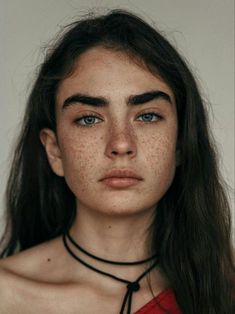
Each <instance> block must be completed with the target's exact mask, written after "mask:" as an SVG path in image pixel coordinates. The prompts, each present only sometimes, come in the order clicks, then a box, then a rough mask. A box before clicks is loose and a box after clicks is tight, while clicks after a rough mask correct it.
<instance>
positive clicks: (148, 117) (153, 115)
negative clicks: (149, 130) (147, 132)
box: [140, 112, 161, 122]
mask: <svg viewBox="0 0 235 314" xmlns="http://www.w3.org/2000/svg"><path fill="white" fill-rule="evenodd" d="M140 117H142V118H143V120H142V121H143V122H155V121H157V120H159V119H161V117H160V116H159V115H158V114H156V113H154V112H146V113H144V114H142V115H140ZM153 118H154V120H153Z"/></svg>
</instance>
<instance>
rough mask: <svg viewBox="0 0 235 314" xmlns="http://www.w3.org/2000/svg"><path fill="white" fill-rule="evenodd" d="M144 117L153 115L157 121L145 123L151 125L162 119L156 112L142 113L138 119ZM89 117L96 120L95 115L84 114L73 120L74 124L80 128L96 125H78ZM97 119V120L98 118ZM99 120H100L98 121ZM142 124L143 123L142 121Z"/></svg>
mask: <svg viewBox="0 0 235 314" xmlns="http://www.w3.org/2000/svg"><path fill="white" fill-rule="evenodd" d="M145 115H154V116H155V117H157V120H155V121H146V123H153V122H157V121H158V120H161V119H162V117H161V116H160V115H159V114H157V113H156V112H145V113H143V114H141V115H140V116H139V117H141V116H145ZM90 117H92V118H98V117H97V116H96V115H94V114H92V113H90V114H84V115H81V116H80V117H79V118H78V119H76V120H75V123H77V124H78V125H79V126H82V127H91V126H93V125H95V124H97V123H92V124H89V123H88V124H79V122H80V121H81V120H83V119H85V118H90ZM98 119H99V118H98ZM100 120H101V119H100ZM143 122H144V121H143Z"/></svg>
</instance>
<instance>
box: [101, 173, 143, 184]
mask: <svg viewBox="0 0 235 314" xmlns="http://www.w3.org/2000/svg"><path fill="white" fill-rule="evenodd" d="M100 181H102V182H103V183H104V184H106V185H108V186H109V187H113V188H125V187H129V186H133V185H136V184H138V183H140V182H141V181H143V178H142V177H141V176H139V175H138V174H137V173H136V172H134V171H133V170H130V169H112V170H111V171H109V172H108V173H106V174H105V175H104V177H103V178H102V179H101V180H100Z"/></svg>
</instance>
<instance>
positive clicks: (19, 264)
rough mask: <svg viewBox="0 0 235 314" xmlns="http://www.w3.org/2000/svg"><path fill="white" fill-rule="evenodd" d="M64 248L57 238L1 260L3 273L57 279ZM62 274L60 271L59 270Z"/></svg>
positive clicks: (31, 278) (26, 277) (0, 265)
mask: <svg viewBox="0 0 235 314" xmlns="http://www.w3.org/2000/svg"><path fill="white" fill-rule="evenodd" d="M63 255H64V250H63V247H62V242H61V239H60V238H56V239H53V240H50V241H47V242H44V243H42V244H39V245H37V246H35V247H32V248H29V249H27V250H24V251H22V252H19V253H16V254H15V255H12V256H10V257H6V258H3V259H1V260H0V271H1V275H3V274H5V276H6V275H7V274H8V275H11V276H13V275H15V276H16V277H17V278H18V277H22V278H25V279H29V280H35V281H44V280H47V281H48V280H52V281H53V279H54V280H56V278H55V276H56V269H58V267H59V265H58V264H59V263H60V262H62V261H63ZM57 273H58V274H61V269H60V272H57Z"/></svg>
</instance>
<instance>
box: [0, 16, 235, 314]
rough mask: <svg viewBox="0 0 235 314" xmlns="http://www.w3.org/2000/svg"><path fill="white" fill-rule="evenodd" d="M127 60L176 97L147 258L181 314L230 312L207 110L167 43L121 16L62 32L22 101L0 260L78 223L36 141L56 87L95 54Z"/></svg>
mask: <svg viewBox="0 0 235 314" xmlns="http://www.w3.org/2000/svg"><path fill="white" fill-rule="evenodd" d="M99 45H100V46H104V47H107V48H109V49H117V50H121V51H124V52H125V53H127V54H128V55H130V56H132V57H133V60H138V62H139V63H142V64H144V65H145V66H146V67H147V68H148V69H149V71H151V72H152V73H153V74H155V75H160V76H161V77H162V78H163V79H164V81H165V82H166V83H167V84H168V85H169V86H170V87H171V89H172V90H173V92H174V95H175V99H176V105H177V115H178V125H179V126H178V150H179V153H180V165H179V166H178V167H177V169H176V173H175V177H174V180H173V182H172V185H171V186H170V188H169V189H168V191H167V192H166V193H165V195H164V196H163V197H162V199H161V200H160V201H159V203H158V206H157V210H156V213H155V217H154V221H153V223H152V225H151V243H150V245H149V247H150V250H151V251H152V252H156V251H157V252H158V253H159V254H160V257H161V259H160V264H161V267H162V269H163V271H164V273H165V275H166V276H167V278H168V279H169V280H170V283H171V286H172V288H173V289H174V291H175V295H176V299H177V302H178V303H179V305H180V307H181V308H182V311H183V313H186V314H199V313H200V314H232V313H234V312H235V305H234V298H233V296H234V291H233V286H234V282H233V278H234V274H235V267H234V260H233V247H232V240H231V238H232V237H231V213H230V208H229V203H228V200H227V192H226V185H225V183H224V181H223V179H222V177H221V175H220V172H219V169H218V153H217V151H216V147H215V144H214V140H213V137H212V135H211V133H210V129H209V126H208V117H207V111H206V108H205V104H204V103H203V100H202V97H201V95H200V93H199V89H198V86H197V83H196V80H195V78H194V76H193V75H192V73H191V71H190V69H189V67H188V65H187V63H186V61H184V59H183V58H182V57H181V56H180V55H179V53H178V52H177V51H176V50H175V49H174V48H173V47H172V45H171V44H170V43H169V42H168V41H167V40H166V38H165V37H164V36H163V35H162V34H161V33H160V32H158V31H157V30H156V29H155V28H154V27H152V26H151V25H149V24H147V23H146V22H145V21H144V20H142V18H140V17H138V16H136V15H134V14H133V13H131V12H128V11H125V10H112V11H109V12H108V13H106V14H103V15H99V16H96V15H92V14H91V15H88V16H85V17H84V18H82V19H81V20H79V21H76V22H74V23H72V24H70V25H69V26H67V27H66V29H65V32H64V33H63V34H62V36H60V39H59V40H58V41H57V42H56V44H54V45H53V47H52V48H51V49H49V50H48V53H47V55H46V58H45V60H44V62H43V64H42V65H41V67H40V70H39V73H38V75H37V79H36V81H35V83H34V86H33V88H32V91H31V94H30V96H29V99H28V103H27V108H26V112H25V116H24V120H23V124H22V130H21V133H20V136H19V139H18V142H17V145H16V148H15V153H14V159H13V162H12V167H11V170H10V175H9V180H8V184H7V189H6V214H7V223H6V230H5V233H4V237H3V239H2V241H3V240H4V242H5V246H4V249H3V251H2V253H1V256H2V257H4V256H9V255H12V254H14V253H15V252H16V251H17V250H18V251H21V250H24V249H27V248H30V247H32V246H34V245H36V244H39V243H42V242H43V241H46V240H49V239H52V238H54V237H56V236H58V235H60V234H61V233H63V232H64V230H65V228H67V227H68V226H69V224H71V221H73V219H74V217H75V211H76V206H75V197H74V195H73V194H72V192H71V191H70V190H69V188H68V186H67V185H66V183H65V180H64V178H61V177H58V176H56V175H55V174H54V173H53V172H52V170H51V167H50V165H49V163H48V160H47V157H46V153H45V150H44V147H43V146H42V144H41V142H40V139H39V132H40V130H41V129H42V128H50V129H52V130H53V131H55V132H56V120H55V99H56V93H57V89H58V86H59V84H60V82H61V81H62V80H63V79H64V78H66V77H67V76H68V75H70V74H71V72H72V70H73V67H74V64H75V62H76V60H77V59H78V58H79V56H80V55H81V54H82V53H84V52H86V51H87V50H88V49H90V48H91V47H95V46H99Z"/></svg>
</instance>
